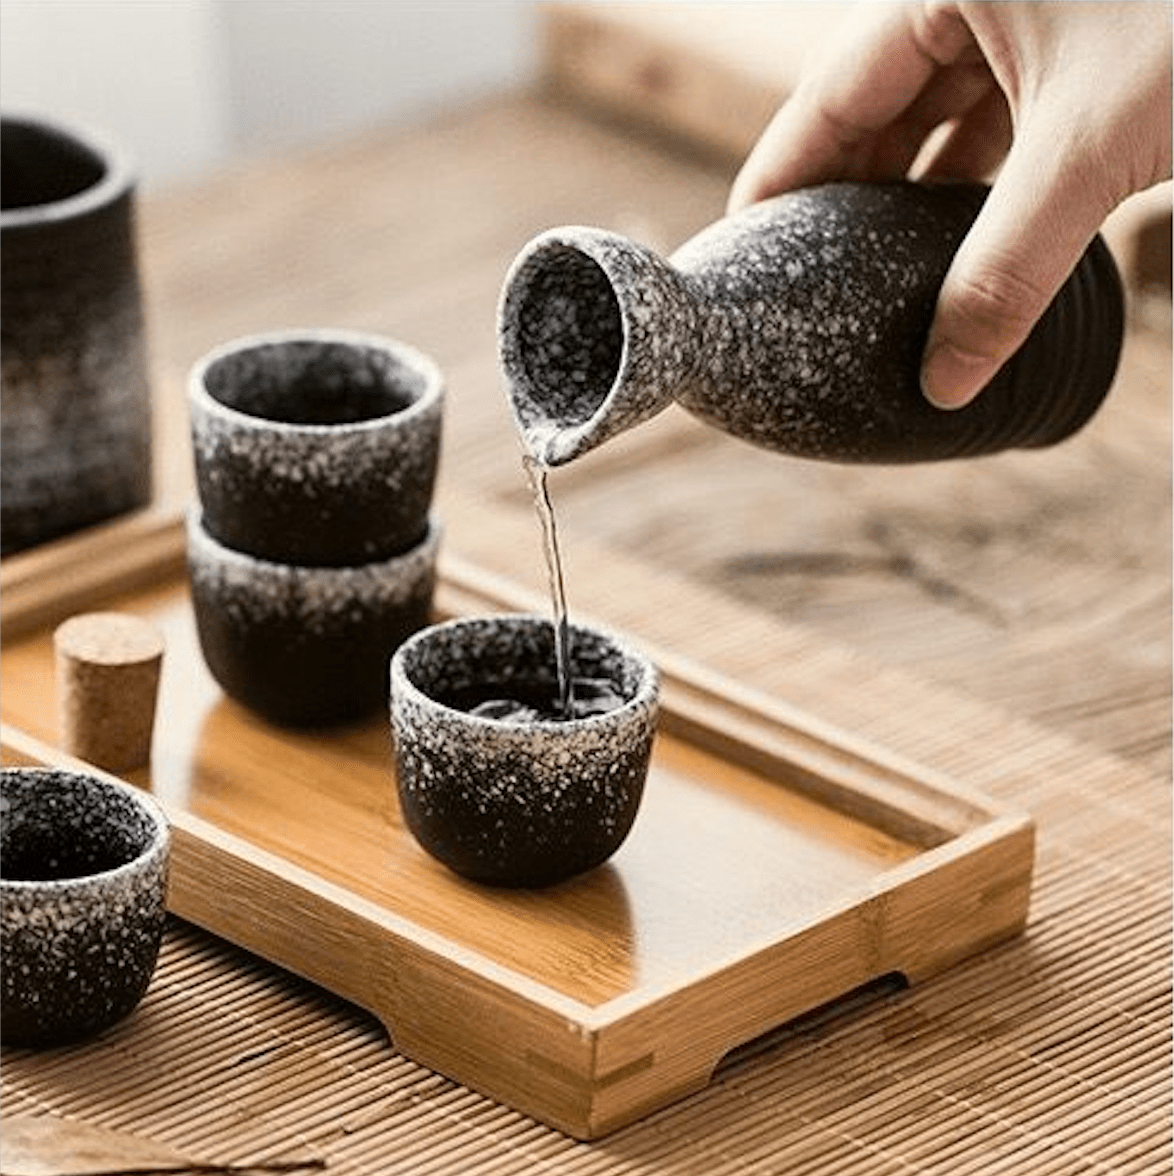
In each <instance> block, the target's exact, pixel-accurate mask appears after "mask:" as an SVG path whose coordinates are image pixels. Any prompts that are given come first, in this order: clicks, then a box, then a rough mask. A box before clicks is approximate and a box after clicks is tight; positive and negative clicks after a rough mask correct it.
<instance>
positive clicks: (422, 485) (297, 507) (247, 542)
mask: <svg viewBox="0 0 1174 1176" xmlns="http://www.w3.org/2000/svg"><path fill="white" fill-rule="evenodd" d="M188 390H189V407H190V413H191V429H192V442H193V449H194V456H195V467H196V483H197V491H198V494H199V498H200V502H201V504H202V506H203V511H204V523H205V526H206V527H207V528H208V531H209V533H210V534H212V535H213V536H215V537H216V538H217V539H219V540H220V542H221V543H224V544H225V545H227V546H228V547H233V548H236V550H238V551H242V552H247V553H248V554H250V555H255V556H258V557H259V558H261V559H268V560H276V561H280V562H284V563H291V564H301V565H321V566H327V565H330V566H354V565H358V564H365V563H370V562H373V561H376V560H383V559H387V558H389V557H391V556H393V555H398V554H400V553H402V552H405V551H409V550H410V549H412V548H414V547H416V546H417V545H418V544H419V543H420V541H421V540H422V539H423V538H424V535H425V533H426V532H427V530H428V515H429V509H430V507H431V503H432V492H433V487H434V483H435V480H436V468H437V462H438V457H439V452H440V435H441V414H442V402H443V393H444V387H443V378H442V376H441V373H440V370H439V369H438V368H437V366H436V365H435V364H434V363H433V362H432V360H431V359H429V358H428V357H427V356H425V355H423V354H421V353H420V352H419V351H416V350H415V349H414V348H411V347H408V346H407V345H406V344H403V343H399V342H396V341H394V340H390V339H384V338H380V337H378V336H374V335H365V334H360V333H356V332H350V331H332V330H307V331H286V332H278V333H273V334H267V335H256V336H251V337H249V338H245V339H241V340H237V341H235V342H232V343H227V344H225V345H224V346H222V347H220V348H218V349H216V350H215V351H213V352H212V353H211V354H209V355H208V356H206V357H205V358H204V359H203V360H202V361H201V362H200V363H198V364H197V365H196V366H195V368H194V369H193V371H192V373H191V377H190V380H189V385H188Z"/></svg>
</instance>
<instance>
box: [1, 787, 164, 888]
mask: <svg viewBox="0 0 1174 1176" xmlns="http://www.w3.org/2000/svg"><path fill="white" fill-rule="evenodd" d="M12 775H41V776H57V777H66V778H68V779H80V780H84V781H86V782H87V783H88V784H94V785H97V786H98V787H99V788H101V789H103V790H109V791H111V792H115V793H118V794H119V795H121V796H122V797H123V799H124V800H127V801H128V802H129V803H130V804H132V805H133V806H135V807H136V808H138V809H139V810H140V811H141V812H142V813H143V814H144V815H145V816H146V817H147V818H148V820H149V821H150V823H151V838H150V840H149V841H148V842H147V844H146V845H145V846H144V847H143V848H142V850H140V851H139V853H137V854H135V856H134V857H133V858H131V859H130V860H129V861H126V862H122V863H121V864H120V865H117V866H112V867H110V869H107V870H94V871H93V872H91V873H87V874H75V875H72V876H70V877H68V878H0V891H4V890H7V891H11V892H12V893H18V892H23V893H39V894H46V895H52V894H60V893H64V892H66V891H70V890H76V889H78V888H79V887H90V886H108V885H111V884H117V883H118V881H119V880H120V879H122V878H127V877H131V876H133V875H135V874H139V873H141V872H142V870H143V869H144V867H146V866H148V865H149V864H150V863H151V862H153V861H156V860H158V859H159V858H161V857H164V856H165V855H166V854H167V853H168V851H169V849H170V845H171V825H170V822H169V821H168V819H167V814H166V813H165V812H164V811H163V806H162V805H161V804H160V803H159V802H158V801H157V800H156V799H155V798H154V797H153V796H151V795H149V794H148V793H146V792H143V791H141V790H140V789H137V788H134V787H132V786H131V785H130V784H125V783H123V782H122V781H121V780H117V779H114V778H113V777H110V776H105V775H101V774H99V773H98V772H89V771H82V770H80V769H73V768H55V767H47V766H45V767H42V766H34V765H28V764H22V765H13V766H5V767H4V768H3V770H2V771H0V787H2V786H3V782H4V781H6V780H8V779H10V778H11V776H12Z"/></svg>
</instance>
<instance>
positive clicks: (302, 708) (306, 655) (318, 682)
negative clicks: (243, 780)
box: [187, 511, 441, 726]
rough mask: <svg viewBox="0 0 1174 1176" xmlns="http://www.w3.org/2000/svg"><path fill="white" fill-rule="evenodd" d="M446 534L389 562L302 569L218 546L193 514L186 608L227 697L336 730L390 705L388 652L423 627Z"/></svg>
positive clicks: (284, 720)
mask: <svg viewBox="0 0 1174 1176" xmlns="http://www.w3.org/2000/svg"><path fill="white" fill-rule="evenodd" d="M440 539H441V527H440V524H439V523H438V522H437V521H436V520H435V519H433V520H432V522H431V523H430V525H429V529H428V532H427V534H426V535H425V537H424V539H423V541H422V542H420V543H418V544H417V545H416V546H415V547H413V548H412V549H411V550H410V551H407V552H405V553H403V554H401V555H397V556H393V557H392V558H390V559H386V560H381V561H378V562H372V563H366V564H361V565H359V566H357V567H302V566H296V565H292V564H285V563H276V562H272V561H269V560H263V559H258V558H257V557H256V556H251V555H245V554H243V553H242V552H239V551H234V550H233V549H231V548H228V547H225V546H224V545H223V544H222V543H219V542H217V540H215V539H214V538H212V536H210V535H209V534H208V532H207V530H206V529H205V528H204V526H203V525H202V523H201V520H200V517H199V513H198V512H197V511H192V512H191V513H190V514H189V516H188V527H187V556H188V575H189V580H190V584H191V597H192V607H193V610H194V612H195V618H196V628H197V631H198V634H199V639H200V647H201V649H202V651H203V654H204V660H205V661H206V662H207V664H208V668H209V669H210V670H211V671H212V675H213V677H214V678H215V679H216V680H217V682H218V683H219V684H220V686H221V687H222V688H223V690H224V692H225V693H226V694H228V695H229V696H230V697H232V698H234V699H236V701H237V702H239V703H241V704H242V705H244V706H246V707H248V708H249V709H250V710H253V711H255V712H256V713H257V714H259V715H261V716H262V717H264V718H266V719H268V720H269V721H270V722H273V723H278V724H283V725H290V726H312V725H317V724H326V723H337V722H342V721H346V720H350V719H355V718H359V717H362V716H363V715H366V714H369V713H371V712H374V711H377V710H379V709H380V708H382V707H383V706H384V705H385V703H386V697H387V667H388V662H389V660H390V658H391V655H392V652H393V651H394V650H395V648H396V647H397V646H398V645H399V644H400V642H402V641H403V640H404V639H405V638H406V637H408V636H409V635H410V634H412V633H415V632H416V631H417V630H418V629H420V628H422V627H423V626H424V625H425V624H427V623H428V620H429V618H430V613H431V607H432V594H433V589H434V587H435V582H436V557H437V552H438V550H439V546H440Z"/></svg>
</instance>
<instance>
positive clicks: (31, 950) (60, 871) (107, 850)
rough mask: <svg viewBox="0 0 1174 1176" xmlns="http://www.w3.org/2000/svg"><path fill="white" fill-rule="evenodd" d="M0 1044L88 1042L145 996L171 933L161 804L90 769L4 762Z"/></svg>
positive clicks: (0, 786)
mask: <svg viewBox="0 0 1174 1176" xmlns="http://www.w3.org/2000/svg"><path fill="white" fill-rule="evenodd" d="M0 818H2V819H0V873H2V878H0V951H2V954H3V962H4V966H3V968H2V969H0V1040H2V1041H3V1043H4V1044H5V1045H6V1046H24V1047H43V1046H53V1045H64V1044H67V1043H70V1042H75V1041H79V1040H82V1039H84V1038H86V1037H90V1036H92V1035H93V1034H96V1033H99V1032H101V1031H102V1030H103V1029H106V1028H108V1027H109V1026H110V1025H113V1024H114V1023H115V1022H116V1021H118V1020H121V1019H122V1018H123V1017H125V1016H126V1015H127V1014H128V1013H130V1012H131V1010H132V1009H134V1007H135V1006H136V1005H137V1004H138V1002H139V1001H140V1000H141V999H142V996H143V994H144V993H145V992H146V990H147V987H148V985H149V983H150V980H151V974H152V972H153V971H154V968H155V960H156V957H157V955H158V952H159V944H160V941H161V939H162V935H163V923H164V917H165V913H166V910H165V903H166V896H167V869H168V861H169V853H170V834H169V831H168V827H167V821H166V818H165V817H164V815H163V811H162V810H161V809H160V808H159V806H158V804H156V803H155V801H154V800H153V799H152V798H151V797H150V796H147V795H146V794H144V793H139V792H137V791H135V790H134V789H132V788H130V787H129V786H127V785H120V784H118V783H116V782H113V781H108V780H100V779H97V778H96V777H94V776H89V775H86V774H83V773H80V772H66V771H57V770H53V769H41V768H4V769H3V770H0Z"/></svg>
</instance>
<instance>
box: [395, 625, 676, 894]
mask: <svg viewBox="0 0 1174 1176" xmlns="http://www.w3.org/2000/svg"><path fill="white" fill-rule="evenodd" d="M571 637H572V653H571V659H572V666H573V669H574V672H575V675H576V676H577V677H593V678H604V679H607V680H609V681H611V682H612V683H613V684H614V687H615V689H616V692H617V694H618V695H619V696H620V697H622V698H623V699H624V702H623V704H622V705H621V706H619V707H617V708H616V709H614V710H611V711H609V712H608V713H606V714H602V715H596V716H593V717H591V718H585V719H573V720H570V721H528V722H524V723H512V722H503V721H500V720H496V719H488V718H481V717H479V716H476V715H473V714H470V713H468V711H467V710H463V709H460V708H459V707H458V706H457V705H454V704H453V700H455V699H460V698H463V697H468V696H469V695H470V694H473V695H478V694H489V695H492V694H497V693H500V694H501V695H503V696H509V695H510V694H511V692H517V691H519V689H520V690H521V691H522V692H531V691H533V690H534V688H535V687H538V688H539V689H540V690H541V691H542V692H545V693H547V694H549V695H551V696H553V695H554V693H555V654H554V638H553V629H552V626H551V624H550V622H549V621H547V620H545V619H543V618H541V617H536V616H528V615H506V616H492V617H471V618H464V619H460V620H456V621H450V622H447V623H444V624H440V625H434V626H432V627H430V628H428V629H425V630H423V631H422V632H420V633H418V634H417V635H416V636H415V637H413V638H412V639H411V640H409V641H407V642H405V643H404V644H403V645H402V646H401V647H400V649H399V650H398V651H397V652H396V654H395V657H394V658H393V659H392V663H391V717H392V730H393V734H394V737H395V748H396V765H397V773H398V789H399V798H400V806H401V809H402V812H403V817H404V820H405V822H406V824H407V826H408V828H409V829H410V830H411V832H412V833H413V834H414V836H415V837H416V839H417V840H418V841H419V842H420V844H421V845H422V846H423V847H424V849H425V850H427V852H428V853H430V854H431V855H432V856H433V857H435V858H436V859H437V860H439V861H441V862H443V863H444V864H445V865H446V866H448V867H449V868H450V869H452V870H454V871H455V872H457V873H459V874H461V875H463V876H465V877H467V878H470V879H472V880H474V881H476V882H482V883H488V884H492V885H499V886H545V885H550V884H552V883H555V882H559V881H562V880H564V879H567V878H570V877H572V876H574V875H575V874H579V873H582V872H583V871H585V870H589V869H591V868H593V867H595V866H598V865H600V864H602V863H603V862H604V861H606V860H607V859H608V858H609V857H611V856H612V854H614V853H615V851H616V850H617V849H618V848H619V847H620V845H621V844H622V843H623V841H624V839H625V838H626V837H627V835H628V833H629V831H630V830H631V827H632V824H633V822H634V821H635V819H636V814H637V811H638V809H639V805H640V799H641V796H642V795H643V790H644V782H645V778H646V776H647V773H648V762H649V756H650V754H651V750H652V741H653V736H654V733H655V728H656V719H657V693H658V676H657V673H656V669H655V667H654V666H653V665H652V663H651V662H649V661H648V660H647V659H646V658H645V657H644V656H643V655H641V654H640V653H638V652H637V651H636V650H634V649H633V648H631V647H630V646H628V645H627V644H625V643H624V642H623V641H621V640H620V639H618V638H616V637H614V636H611V635H609V634H606V633H603V632H600V631H597V630H594V629H586V628H581V627H578V626H572V628H571Z"/></svg>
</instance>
